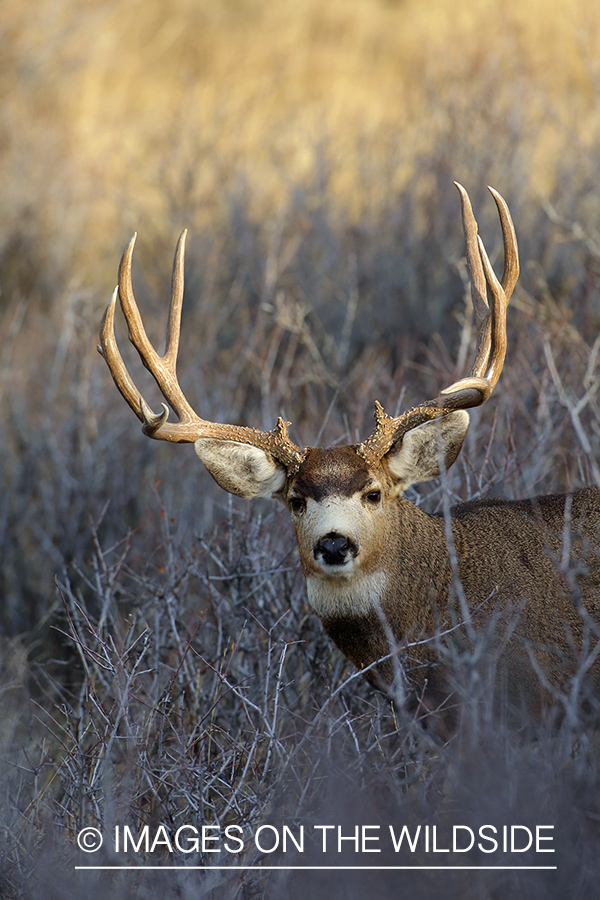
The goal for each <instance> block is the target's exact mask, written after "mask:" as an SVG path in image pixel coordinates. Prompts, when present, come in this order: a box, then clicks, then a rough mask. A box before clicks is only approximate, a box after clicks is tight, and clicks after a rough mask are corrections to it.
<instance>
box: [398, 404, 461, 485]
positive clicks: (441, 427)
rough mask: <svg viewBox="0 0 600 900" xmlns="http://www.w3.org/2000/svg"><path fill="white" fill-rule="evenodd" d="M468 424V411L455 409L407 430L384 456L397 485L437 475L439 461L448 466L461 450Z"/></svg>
mask: <svg viewBox="0 0 600 900" xmlns="http://www.w3.org/2000/svg"><path fill="white" fill-rule="evenodd" d="M468 427H469V414H468V412H467V411H466V410H464V409H457V410H455V411H454V412H451V413H448V414H447V415H445V416H440V417H439V418H437V419H430V420H429V421H428V422H424V423H423V424H422V425H418V426H417V427H416V428H413V429H411V431H408V432H407V433H406V434H405V435H404V437H403V438H402V441H400V442H399V443H398V444H396V445H394V446H393V447H392V449H391V450H389V451H388V453H387V454H386V456H385V457H384V459H386V460H387V462H388V465H389V467H390V472H391V473H392V475H393V477H394V479H395V480H396V482H397V484H399V485H400V489H401V490H404V489H405V488H407V487H409V485H411V484H419V483H420V482H422V481H430V479H432V478H437V477H438V475H439V474H440V468H441V467H440V463H441V465H442V466H443V468H444V469H445V470H447V469H449V468H450V466H451V465H452V463H453V462H454V461H455V459H456V457H457V456H458V454H459V453H460V448H461V447H462V443H463V441H464V439H465V435H466V433H467V428H468Z"/></svg>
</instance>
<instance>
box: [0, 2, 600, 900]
mask: <svg viewBox="0 0 600 900" xmlns="http://www.w3.org/2000/svg"><path fill="white" fill-rule="evenodd" d="M454 179H456V180H459V181H461V182H462V183H463V184H465V186H466V187H467V188H468V190H469V192H470V194H471V198H472V200H473V205H474V209H475V212H476V215H477V217H478V220H479V224H480V230H481V232H482V234H483V236H484V240H485V242H486V246H487V247H488V249H489V251H490V254H491V256H492V260H493V262H495V264H496V267H497V268H498V265H499V260H500V259H501V254H502V248H501V240H500V234H499V228H498V224H497V217H496V211H495V209H494V204H493V202H492V201H491V199H490V198H489V195H488V194H487V191H486V190H485V186H486V185H487V184H491V185H493V186H494V187H496V188H497V189H498V190H499V191H500V192H501V193H502V194H503V196H504V197H505V198H506V199H507V201H508V202H509V205H510V207H511V210H512V213H513V217H514V220H515V225H516V228H517V234H518V236H519V243H520V249H521V256H522V275H521V279H520V281H519V285H518V287H517V290H516V292H515V295H514V298H513V301H512V302H511V308H510V312H509V317H508V318H509V326H508V327H509V350H508V357H507V364H506V367H505V371H504V373H503V375H502V379H501V382H500V384H499V386H498V388H497V390H496V392H495V393H494V398H493V399H492V400H491V401H490V403H489V404H488V405H487V406H486V407H485V408H483V409H482V410H481V411H476V412H474V413H473V414H472V426H471V429H470V431H469V436H468V440H467V442H466V446H465V448H464V450H463V453H462V454H461V457H460V459H459V461H458V462H457V464H456V465H455V467H454V468H453V469H452V470H451V472H450V473H449V475H448V478H447V482H448V483H447V484H446V490H448V491H450V493H451V499H452V502H455V501H458V500H467V499H473V498H478V497H493V496H505V497H519V496H527V495H531V494H534V493H549V492H553V491H563V490H567V489H570V488H576V487H578V486H581V485H582V484H586V483H593V482H594V480H597V478H598V465H599V455H600V454H599V445H600V404H599V400H598V387H599V385H600V380H599V379H600V374H599V371H598V365H599V352H600V341H599V335H600V8H599V7H598V4H597V3H595V2H592V0H544V2H542V0H527V2H525V3H523V2H522V0H521V2H519V0H503V2H502V3H499V2H497V0H472V2H466V0H458V2H457V3H449V2H447V0H428V2H427V3H424V2H419V0H329V2H328V3H322V2H321V3H317V2H316V0H294V2H292V0H272V2H269V3H267V2H258V0H171V2H169V3H167V2H165V0H145V2H143V3H142V2H141V0H86V2H84V3H79V4H75V3H74V2H72V0H52V2H51V0H36V2H35V3H34V4H31V3H25V2H23V0H21V2H16V3H12V4H4V8H3V9H2V11H1V12H0V185H1V193H0V198H1V199H0V422H1V424H0V722H1V727H0V896H1V897H2V898H4V897H6V898H7V900H13V898H24V900H37V898H42V897H43V898H44V900H54V898H55V897H56V898H59V897H60V898H67V900H70V898H80V897H87V896H93V895H94V896H96V895H97V896H98V897H100V898H104V897H109V896H110V897H111V898H113V900H121V898H129V897H131V898H139V900H146V898H155V897H158V896H161V897H163V898H164V900H172V898H173V900H174V898H191V897H194V898H197V897H207V898H215V900H217V898H258V897H269V898H279V897H291V898H294V897H300V896H302V897H304V896H305V895H307V893H310V895H311V896H314V897H315V898H319V897H321V896H323V897H330V898H333V897H334V898H337V897H344V898H345V900H352V898H354V897H356V898H358V897H363V896H365V895H366V894H367V893H370V895H371V896H381V897H388V896H390V897H391V896H393V897H409V896H410V897H411V898H419V900H425V898H429V897H432V898H433V897H440V896H444V897H447V898H454V897H457V898H461V900H467V898H490V900H491V898H494V900H501V898H514V897H519V896H527V897H528V898H538V897H539V898H545V900H546V898H557V900H559V898H560V900H562V898H565V900H566V898H569V900H575V898H581V900H588V898H590V897H592V896H594V892H595V891H597V887H596V886H597V884H598V879H599V878H600V852H599V851H600V834H599V823H600V801H599V798H600V762H599V760H598V752H597V750H598V738H597V732H598V726H599V724H600V704H599V703H598V700H597V698H596V697H595V696H594V693H593V690H592V686H591V685H590V684H588V683H587V680H586V677H585V671H584V667H582V669H581V671H580V672H579V673H578V677H577V678H576V679H574V681H573V684H572V685H571V690H570V692H569V693H568V694H567V695H564V696H557V697H556V698H555V700H556V708H555V710H554V712H553V713H552V714H551V715H549V716H548V720H547V721H543V722H540V721H538V720H532V719H530V718H528V717H527V716H526V715H524V716H523V720H522V721H519V722H517V723H515V722H510V723H506V722H504V721H503V720H498V719H497V718H495V717H494V716H493V713H492V704H491V703H490V702H489V699H490V693H491V692H492V691H493V686H492V685H491V684H490V683H489V682H486V680H485V678H484V677H483V675H482V672H481V670H480V667H479V662H478V660H479V657H480V656H481V655H483V656H485V648H486V644H485V642H486V641H487V640H489V635H485V634H482V635H481V639H480V645H479V646H478V647H476V648H474V649H473V648H471V650H470V651H466V650H465V649H464V647H463V648H460V647H458V646H455V645H448V647H446V649H445V652H446V653H447V654H448V655H449V659H450V662H451V664H452V667H453V672H454V678H455V683H456V692H455V702H456V704H457V707H458V709H459V719H460V727H459V729H458V732H457V733H456V734H455V735H454V736H453V737H452V738H450V739H448V740H447V741H446V742H442V741H440V739H439V737H436V732H435V728H432V727H431V723H428V722H426V721H425V722H424V721H422V720H418V721H415V720H413V719H412V718H410V717H409V716H408V714H407V713H405V711H403V710H401V709H393V708H392V707H391V706H390V704H389V703H388V702H387V701H386V700H384V698H383V697H381V696H379V695H377V694H376V693H375V692H374V691H373V690H372V689H371V688H369V687H368V685H366V684H365V683H363V680H362V679H361V678H360V677H357V675H356V673H355V672H354V670H353V669H352V667H351V666H350V665H349V664H348V663H346V661H345V660H344V659H343V658H342V657H341V655H340V654H339V653H338V652H337V651H336V650H335V648H334V647H333V646H332V645H331V643H330V642H329V641H328V639H327V638H326V637H325V636H324V634H323V632H322V630H321V626H320V624H319V622H318V620H317V619H316V617H315V616H314V615H313V614H311V612H310V610H309V607H308V602H307V599H306V593H305V586H304V582H303V578H302V575H301V571H300V566H299V560H298V556H297V551H296V549H295V544H294V540H293V535H292V532H291V526H290V525H289V523H288V521H287V517H286V515H285V512H284V510H283V509H279V508H274V507H273V506H272V505H268V504H264V505H263V504H260V503H257V504H255V505H252V506H250V505H246V504H245V503H244V502H242V501H235V500H232V498H230V497H228V496H226V495H224V494H223V493H222V492H219V491H218V490H217V489H216V488H215V487H214V485H213V483H212V481H211V479H210V478H209V476H208V475H207V473H206V472H205V471H204V470H203V469H202V467H201V465H200V464H199V463H198V461H197V460H196V458H195V456H194V454H193V450H192V448H191V447H175V446H163V445H162V444H159V443H157V442H151V441H149V440H147V439H146V438H144V437H143V436H142V435H141V433H140V429H139V427H138V423H137V422H136V420H135V418H134V417H133V415H132V414H131V412H130V411H129V410H128V409H127V408H126V407H125V404H124V403H123V402H122V400H121V399H120V397H119V396H118V394H117V392H116V391H115V389H114V387H113V385H112V382H111V379H110V376H109V373H108V371H107V370H106V367H105V366H104V364H103V362H102V360H101V359H100V357H99V356H98V354H97V353H96V351H95V345H96V343H97V331H98V324H99V321H100V317H101V314H102V311H103V309H104V306H105V305H106V302H107V301H108V298H109V296H110V292H111V290H112V288H113V287H114V283H115V280H116V271H117V264H118V260H119V257H120V253H121V252H122V249H123V247H124V246H125V243H126V242H127V240H128V239H129V237H130V235H131V233H132V232H133V231H134V230H137V231H138V232H139V239H138V245H137V249H136V258H135V262H134V284H135V289H136V294H137V296H138V299H139V302H140V305H141V306H142V308H143V310H144V317H145V320H146V322H147V323H148V328H149V331H150V333H151V335H152V337H153V338H154V339H155V340H157V341H160V340H162V329H163V327H164V322H165V317H166V301H167V296H168V290H169V277H170V265H171V256H172V252H173V249H174V246H175V241H176V239H177V236H178V234H179V232H180V231H181V229H182V228H184V227H188V228H189V229H190V238H189V242H188V248H189V249H188V261H187V281H186V305H185V310H184V336H183V339H182V348H181V352H180V358H181V363H180V377H181V381H182V384H183V386H184V388H185V390H186V392H187V394H188V395H189V397H190V400H191V401H192V403H193V405H194V406H195V407H196V408H197V409H198V410H199V412H200V413H201V414H202V415H205V416H206V417H208V418H212V419H215V420H221V421H231V422H240V423H247V424H254V425H257V426H259V427H263V428H264V427H266V428H270V427H272V426H273V424H274V422H275V419H276V417H277V415H279V414H281V415H284V416H285V417H286V418H288V419H291V420H292V421H293V423H294V425H293V432H292V436H293V437H294V439H297V441H298V442H299V443H302V444H305V445H311V444H314V443H315V442H317V441H318V442H320V443H323V444H331V443H334V442H339V441H341V442H344V441H353V440H355V439H356V436H357V435H358V434H362V435H364V434H366V433H367V431H368V430H370V425H371V417H372V410H373V401H374V400H375V399H379V400H380V401H381V402H382V403H384V405H385V406H386V408H388V409H390V410H393V409H394V408H399V407H408V406H409V405H411V404H414V403H415V402H417V401H418V400H419V399H423V398H424V397H425V396H427V397H429V396H435V393H434V392H435V391H437V390H438V389H439V388H440V387H441V386H442V385H443V384H447V383H449V382H450V381H451V380H452V379H454V378H456V377H458V375H460V374H461V373H462V372H464V370H465V368H466V367H467V365H468V361H469V356H470V353H471V352H472V349H473V334H472V330H471V316H470V308H469V301H468V297H467V293H466V281H465V263H464V259H463V253H464V244H463V237H462V231H461V227H460V216H459V201H458V196H457V194H456V190H455V188H454V187H453V184H452V181H453V180H454ZM120 337H121V343H124V340H125V335H124V329H123V328H122V327H121V331H120ZM127 359H128V361H129V362H130V363H131V364H132V367H133V366H135V365H136V361H135V360H134V357H133V356H132V355H127ZM137 365H139V363H138V364H137ZM135 371H136V379H137V380H139V382H140V385H141V386H142V387H143V389H144V391H146V392H147V393H148V395H149V397H151V398H152V401H153V403H154V405H155V406H156V405H157V402H156V395H155V393H153V389H152V387H151V386H150V384H149V382H148V381H145V380H144V378H143V377H142V376H141V374H140V375H139V378H138V375H137V373H138V372H139V369H138V368H137V367H136V370H135ZM410 496H411V498H412V499H413V500H415V502H418V503H420V504H422V505H423V506H424V508H426V509H427V510H429V511H437V510H439V509H441V507H442V503H443V494H442V489H441V486H440V485H439V484H438V483H437V482H433V483H432V484H430V485H427V486H425V488H424V489H422V490H421V489H420V490H419V491H418V492H417V491H411V493H410ZM532 677H536V676H535V674H533V673H532ZM326 822H329V823H334V824H340V825H343V826H344V827H347V828H348V829H352V828H353V827H354V826H355V825H357V824H359V825H360V824H373V825H375V824H379V825H381V826H382V828H385V829H387V826H388V825H389V824H396V825H398V827H401V825H402V824H409V825H410V826H411V827H412V826H416V825H417V824H419V823H422V824H425V823H428V824H429V825H439V826H440V827H441V826H443V825H444V824H448V823H464V824H465V825H469V826H472V827H474V828H477V827H479V825H481V824H484V823H490V822H491V823H494V824H495V825H497V826H498V827H500V826H502V825H504V824H511V823H517V824H521V825H525V826H527V825H529V826H533V825H535V824H546V825H553V826H554V829H555V831H554V833H555V836H556V837H555V846H556V848H557V853H556V854H555V855H554V857H553V858H552V859H551V863H552V864H553V865H554V864H555V865H557V866H558V868H557V870H552V871H541V870H540V871H502V870H500V869H497V870H495V871H485V872H484V871H473V872H460V871H458V870H457V871H455V872H402V873H399V872H386V871H384V870H381V871H379V872H375V873H352V872H345V873H340V872H338V873H335V872H333V873H332V872H324V871H322V872H314V871H307V872H305V873H291V872H287V871H283V870H282V871H279V872H272V873H269V872H268V871H267V870H266V869H265V870H264V871H262V872H260V871H257V870H255V869H254V870H248V871H243V870H242V869H239V871H237V872H231V871H221V872H217V871H211V872H202V871H198V870H193V869H191V868H189V866H190V865H210V864H211V863H212V864H215V862H214V860H215V856H213V855H211V854H210V853H208V852H205V853H203V854H187V855H186V854H185V853H184V852H182V851H176V852H175V853H174V854H169V853H167V852H166V849H165V846H164V845H163V846H161V847H159V848H157V849H156V850H155V852H154V853H150V852H147V853H146V852H145V849H144V847H141V848H140V850H139V853H138V854H137V855H135V854H134V855H135V856H136V859H137V860H138V862H139V863H140V864H142V863H145V864H149V865H150V864H152V865H159V864H160V865H165V864H171V865H174V864H177V865H181V866H187V867H188V868H187V869H182V870H179V871H167V870H163V871H154V870H149V871H147V872H143V873H142V872H138V873H133V872H116V871H113V872H107V871H103V872H84V873H81V872H76V871H75V868H74V867H75V866H76V865H83V864H86V863H89V859H90V857H89V856H88V855H85V854H83V853H82V852H81V851H79V850H78V849H77V844H76V836H77V833H78V832H79V831H80V830H81V829H82V828H83V827H88V826H91V827H96V828H99V829H100V830H101V831H103V832H104V833H105V834H106V835H108V834H112V833H113V832H114V827H115V825H121V826H124V825H127V826H129V827H130V828H131V829H134V830H136V833H137V832H139V830H140V829H142V828H143V827H144V826H146V825H147V826H148V827H149V828H152V829H157V828H159V827H160V826H161V825H163V826H165V828H168V829H169V831H173V832H174V831H175V830H176V829H177V828H178V827H179V826H181V825H184V824H187V825H192V826H194V827H196V828H201V827H202V826H203V825H215V826H219V827H220V828H223V829H224V828H226V827H227V826H230V825H240V826H241V827H243V828H244V829H246V833H248V834H250V833H252V832H254V831H256V829H257V828H259V827H260V826H261V825H268V824H270V825H273V826H275V827H279V828H281V827H282V824H283V823H286V824H288V825H289V826H290V827H293V828H295V829H297V828H299V827H300V825H301V824H305V825H306V827H308V826H309V825H310V826H312V824H314V823H321V824H325V823H326ZM451 856H452V860H451V861H452V862H455V863H456V864H457V865H458V864H466V863H468V862H471V863H473V862H474V857H473V856H471V855H469V854H466V853H465V854H463V855H458V854H454V855H452V854H451ZM480 856H481V855H480ZM128 859H129V861H130V860H131V855H130V857H129V858H128ZM523 860H524V861H525V862H526V861H527V860H530V856H528V855H527V854H524V855H523ZM340 861H341V862H345V863H347V864H362V865H373V864H374V863H373V858H372V857H371V856H369V855H368V854H366V853H365V854H358V855H356V856H355V855H353V854H349V855H348V856H346V855H345V854H339V855H338V854H332V856H331V857H330V858H329V857H328V859H327V862H328V863H331V864H336V863H339V862H340ZM430 861H431V860H430V857H428V856H427V854H424V853H419V852H417V853H415V854H409V855H408V857H406V856H402V858H400V856H396V855H395V854H387V853H382V854H381V855H380V857H378V858H376V860H375V863H376V864H378V865H379V864H381V865H398V864H400V863H402V864H407V865H408V864H411V863H412V864H415V865H418V864H422V865H424V864H428V863H429V862H430ZM443 861H444V862H446V860H443ZM93 862H95V863H97V864H102V865H116V864H117V863H118V862H119V857H118V856H117V854H115V853H114V852H113V853H111V852H110V850H109V849H108V848H107V847H105V848H104V849H103V851H102V852H101V853H99V854H96V855H94V856H93ZM218 862H219V864H220V865H238V866H259V865H261V864H262V865H263V866H267V865H269V864H277V863H279V864H281V865H283V863H285V862H288V863H290V864H297V865H300V864H306V865H311V864H312V865H317V864H320V863H322V862H323V859H322V857H321V855H320V854H316V853H305V854H304V855H302V854H296V855H295V856H294V854H292V853H289V854H288V856H287V857H284V856H283V854H274V855H273V856H270V855H269V854H267V853H264V852H263V853H261V852H260V851H259V850H258V849H257V848H256V847H255V846H254V845H253V844H251V843H250V842H249V843H248V844H247V846H245V848H244V851H243V852H242V853H240V854H234V853H228V852H227V851H226V850H223V852H221V853H220V854H218ZM438 862H439V860H438V859H435V860H434V863H438ZM494 862H495V863H498V865H500V864H501V863H502V860H498V859H495V860H494ZM535 862H539V859H536V860H535ZM367 876H368V877H369V884H370V885H371V887H370V889H369V890H367V888H366V884H367V881H366V879H367Z"/></svg>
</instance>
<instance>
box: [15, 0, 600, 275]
mask: <svg viewBox="0 0 600 900" xmlns="http://www.w3.org/2000/svg"><path fill="white" fill-rule="evenodd" d="M0 51H1V58H2V63H1V64H0V97H1V101H2V107H1V108H2V113H1V120H0V123H1V132H0V133H1V138H2V151H3V152H2V157H1V159H0V178H1V179H2V193H3V216H2V219H3V222H2V221H1V220H0V222H1V224H2V238H3V240H4V242H5V243H6V241H7V240H8V238H7V237H6V235H8V234H11V233H13V232H14V230H15V227H16V228H19V229H20V230H21V231H22V232H23V233H24V234H26V235H27V236H32V237H35V238H36V239H37V240H38V243H40V242H41V243H42V244H43V245H44V253H45V254H46V255H47V256H48V257H50V258H52V259H53V261H54V265H57V264H58V263H59V262H61V261H62V263H63V264H64V265H65V266H67V267H68V266H69V265H70V264H71V263H72V262H73V261H74V260H76V261H77V263H78V266H79V268H78V270H77V271H78V276H77V279H78V280H85V279H87V278H97V277H98V274H99V271H100V268H99V265H98V263H99V262H100V261H101V264H102V265H104V261H105V256H104V251H108V250H110V252H111V253H112V252H114V247H115V242H116V245H120V244H121V243H122V240H123V235H124V234H126V233H127V231H128V230H129V229H131V228H132V227H138V226H141V227H146V228H148V227H150V224H149V223H150V222H152V223H153V224H152V228H153V230H154V229H159V230H160V227H161V226H160V225H159V224H157V223H159V222H160V220H161V219H162V218H164V217H165V215H166V214H167V211H168V209H169V205H170V204H171V205H172V202H173V196H174V195H180V194H181V193H182V191H183V193H184V194H185V196H186V200H187V203H188V205H189V206H190V207H192V206H193V207H194V210H195V213H194V219H195V221H196V222H202V221H203V220H204V221H206V217H210V216H214V215H215V214H217V213H218V211H219V209H221V208H222V205H223V202H224V198H225V196H226V194H227V191H228V190H229V189H230V188H231V185H232V184H235V183H236V179H239V178H240V177H244V178H246V179H247V183H248V188H247V189H248V191H249V194H250V199H251V204H252V208H253V209H255V210H256V211H257V213H260V214H261V215H264V214H265V213H268V212H271V213H272V212H273V211H274V210H276V209H277V208H278V207H279V206H281V204H282V203H283V202H284V200H285V198H286V197H287V196H288V195H289V190H290V185H295V184H302V183H303V181H304V180H305V179H307V178H309V177H312V176H313V175H314V170H315V166H316V165H318V164H319V160H321V159H323V158H325V159H326V160H327V172H326V176H327V186H328V192H329V196H330V197H331V199H332V200H333V201H334V200H335V198H338V199H339V200H340V201H341V202H343V203H344V205H345V206H346V207H350V209H351V211H352V212H353V214H354V215H355V216H356V217H357V218H358V217H359V216H360V214H361V212H362V211H363V210H364V207H365V204H368V205H373V204H374V205H377V203H378V202H379V201H381V200H383V199H384V198H385V197H386V196H387V195H388V194H389V191H390V189H392V188H394V187H398V186H400V185H402V184H404V183H405V182H406V181H407V179H408V178H410V177H411V175H412V174H413V173H414V171H415V165H414V163H415V159H416V158H422V157H423V155H424V154H427V153H430V152H433V153H435V154H437V155H438V156H439V154H440V151H441V148H444V149H445V153H446V154H447V166H448V170H449V177H457V178H459V179H461V178H462V179H464V180H466V181H468V179H469V172H470V169H471V166H472V159H473V156H474V155H476V154H477V155H479V156H481V155H484V156H485V157H486V166H485V168H486V171H487V173H488V178H489V180H493V178H494V172H495V171H498V170H501V171H504V170H505V169H506V168H507V166H509V165H510V160H508V159H507V155H509V154H511V153H512V154H515V156H516V155H518V154H520V155H521V156H523V155H524V156H525V158H526V160H527V163H526V169H527V171H528V177H529V180H530V184H531V187H532V188H533V190H535V191H539V192H542V193H545V192H548V191H551V190H552V188H553V186H554V183H555V179H556V178H557V172H558V168H559V166H560V163H561V160H562V159H563V158H564V155H565V153H568V152H569V151H570V150H571V149H572V144H573V136H574V135H575V136H576V138H577V142H582V143H583V144H585V143H586V142H592V143H593V142H594V141H595V140H596V139H597V134H598V111H597V80H598V75H599V72H598V63H597V60H598V59H599V58H600V52H599V51H600V13H599V11H598V7H597V4H596V3H595V2H592V0H527V2H523V0H505V2H503V3H498V2H496V0H477V2H468V3H467V2H464V0H463V2H459V3H449V2H447V0H428V2H427V3H423V2H421V0H405V2H393V0H387V2H384V0H329V2H327V3H323V2H317V0H276V2H270V3H265V2H257V0H218V2H217V0H212V2H207V0H201V2H198V0H175V2H165V0H143V2H142V0H130V2H123V0H118V2H107V0H90V2H87V3H85V4H81V3H77V4H76V3H74V2H73V0H57V2H50V0H38V2H36V4H35V12H33V10H32V6H31V4H29V3H25V2H21V3H17V4H11V5H10V6H9V5H5V7H4V9H3V13H2V30H1V31H0ZM509 137H510V139H508V138H509ZM504 180H506V179H504ZM500 186H501V187H502V185H500ZM505 189H506V188H505ZM418 191H419V186H418V185H417V186H415V193H417V194H418ZM146 217H147V218H146ZM178 224H187V223H185V222H181V223H178ZM86 245H87V246H88V247H89V248H90V249H89V251H84V250H83V247H84V246H86Z"/></svg>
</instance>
